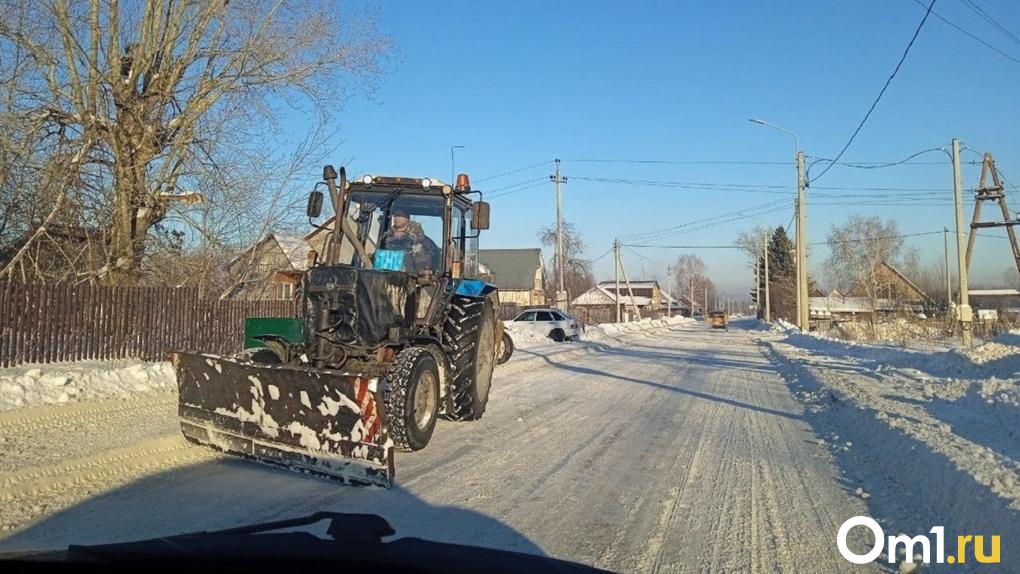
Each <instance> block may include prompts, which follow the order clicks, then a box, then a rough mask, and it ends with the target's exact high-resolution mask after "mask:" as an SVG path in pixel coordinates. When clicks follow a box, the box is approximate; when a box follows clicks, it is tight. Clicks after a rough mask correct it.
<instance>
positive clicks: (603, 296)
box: [570, 285, 652, 307]
mask: <svg viewBox="0 0 1020 574" xmlns="http://www.w3.org/2000/svg"><path fill="white" fill-rule="evenodd" d="M615 302H616V295H615V294H614V293H612V292H610V291H609V290H607V289H606V288H605V287H602V286H600V285H596V286H594V287H592V288H591V289H588V290H587V291H585V292H584V293H581V294H580V295H578V296H577V297H575V298H574V300H573V301H571V302H570V303H571V304H572V305H582V306H585V305H612V304H614V303H615ZM651 302H652V299H651V298H650V297H641V296H639V295H635V296H634V300H633V302H631V298H630V296H629V295H625V294H624V291H623V289H620V304H621V305H637V306H638V307H644V306H647V305H648V304H650V303H651Z"/></svg>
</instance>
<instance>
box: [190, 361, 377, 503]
mask: <svg viewBox="0 0 1020 574" xmlns="http://www.w3.org/2000/svg"><path fill="white" fill-rule="evenodd" d="M171 360H172V361H173V364H174V369H175V370H176V371H177V388H178V391H179V396H178V413H179V415H180V418H181V430H182V432H183V433H184V436H185V437H186V438H187V439H188V440H191V441H193V442H196V443H199V444H203V445H208V446H212V447H214V448H217V449H219V450H222V451H225V452H228V453H231V454H236V455H241V456H243V457H245V458H249V459H254V460H257V461H259V462H264V463H268V464H272V465H276V466H283V467H286V468H290V469H293V470H299V471H302V472H309V473H313V474H318V475H322V476H326V477H329V478H333V479H338V480H342V481H345V482H350V483H352V484H377V485H381V486H390V485H391V484H392V481H393V442H392V441H391V440H390V439H389V437H387V436H386V425H385V412H384V407H383V401H382V396H381V393H380V392H379V391H378V388H377V384H378V380H376V379H369V378H367V377H363V376H360V375H355V374H350V373H343V372H340V371H333V370H329V369H315V368H311V367H308V368H297V367H289V366H282V365H267V364H263V363H252V362H243V361H239V360H236V359H228V358H225V357H219V356H216V355H201V354H193V353H174V354H173V355H172V357H171Z"/></svg>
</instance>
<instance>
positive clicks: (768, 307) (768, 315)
mask: <svg viewBox="0 0 1020 574" xmlns="http://www.w3.org/2000/svg"><path fill="white" fill-rule="evenodd" d="M769 280H770V278H769V245H768V242H766V243H765V321H766V322H768V323H771V322H772V300H771V299H769Z"/></svg>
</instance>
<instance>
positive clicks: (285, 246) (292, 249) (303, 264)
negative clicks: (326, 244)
mask: <svg viewBox="0 0 1020 574" xmlns="http://www.w3.org/2000/svg"><path fill="white" fill-rule="evenodd" d="M273 237H274V238H276V243H277V244H279V246H280V249H282V250H283V254H284V255H286V256H287V259H288V260H290V265H291V267H293V268H294V269H295V270H296V271H304V270H305V269H307V268H308V250H309V249H311V247H310V246H309V245H308V242H307V241H305V238H303V237H301V236H300V235H286V234H283V233H274V234H273Z"/></svg>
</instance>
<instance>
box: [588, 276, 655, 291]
mask: <svg viewBox="0 0 1020 574" xmlns="http://www.w3.org/2000/svg"><path fill="white" fill-rule="evenodd" d="M599 285H600V286H602V287H611V288H613V290H614V291H615V290H616V281H612V280H610V281H599ZM658 286H659V282H658V281H656V280H654V279H652V280H641V281H631V282H630V287H631V289H649V288H651V287H658ZM626 290H627V282H626V281H620V292H621V293H624V292H625V291H626Z"/></svg>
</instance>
